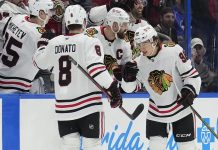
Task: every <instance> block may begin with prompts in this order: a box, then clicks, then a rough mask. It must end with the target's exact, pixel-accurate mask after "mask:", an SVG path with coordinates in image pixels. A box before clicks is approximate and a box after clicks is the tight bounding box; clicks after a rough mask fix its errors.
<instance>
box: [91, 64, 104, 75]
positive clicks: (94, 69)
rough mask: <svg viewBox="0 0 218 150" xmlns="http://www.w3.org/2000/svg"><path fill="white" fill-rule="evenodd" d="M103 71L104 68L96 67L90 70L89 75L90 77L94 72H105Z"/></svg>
mask: <svg viewBox="0 0 218 150" xmlns="http://www.w3.org/2000/svg"><path fill="white" fill-rule="evenodd" d="M105 69H106V67H105V66H100V67H96V68H93V69H92V70H90V71H89V74H90V75H91V74H92V73H93V72H95V71H97V70H105Z"/></svg>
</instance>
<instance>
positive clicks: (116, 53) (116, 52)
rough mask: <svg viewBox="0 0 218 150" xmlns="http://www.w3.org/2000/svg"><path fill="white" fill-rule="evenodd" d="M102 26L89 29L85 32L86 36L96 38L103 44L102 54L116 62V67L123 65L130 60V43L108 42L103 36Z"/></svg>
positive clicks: (116, 40)
mask: <svg viewBox="0 0 218 150" xmlns="http://www.w3.org/2000/svg"><path fill="white" fill-rule="evenodd" d="M104 28H105V27H104V26H97V27H90V28H88V29H87V30H86V34H87V35H88V36H90V37H96V38H98V39H99V40H100V41H101V43H102V44H103V48H104V54H105V55H110V56H112V57H113V58H114V59H116V60H117V63H118V65H124V64H125V63H126V62H128V61H131V60H132V51H131V48H130V43H129V42H128V41H125V40H123V39H119V38H117V39H115V40H114V41H109V40H108V39H107V38H106V37H105V34H104Z"/></svg>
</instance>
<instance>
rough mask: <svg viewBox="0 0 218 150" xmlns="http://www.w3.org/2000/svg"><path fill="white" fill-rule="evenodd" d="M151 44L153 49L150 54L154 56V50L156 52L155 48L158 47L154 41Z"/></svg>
mask: <svg viewBox="0 0 218 150" xmlns="http://www.w3.org/2000/svg"><path fill="white" fill-rule="evenodd" d="M151 46H152V48H153V50H152V51H151V54H150V56H153V55H154V52H155V49H156V45H154V43H152V45H151Z"/></svg>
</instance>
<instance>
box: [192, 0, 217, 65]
mask: <svg viewBox="0 0 218 150" xmlns="http://www.w3.org/2000/svg"><path fill="white" fill-rule="evenodd" d="M216 3H217V1H216V0H192V1H191V6H192V8H191V9H192V37H199V38H201V39H202V41H203V42H204V45H205V47H206V49H207V52H206V55H205V57H206V58H207V60H208V61H209V62H210V63H211V64H212V63H214V62H212V61H211V60H212V59H208V58H212V56H213V52H212V45H213V40H214V39H213V38H214V33H215V29H216Z"/></svg>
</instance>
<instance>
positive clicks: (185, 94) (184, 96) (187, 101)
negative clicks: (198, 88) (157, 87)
mask: <svg viewBox="0 0 218 150" xmlns="http://www.w3.org/2000/svg"><path fill="white" fill-rule="evenodd" d="M195 97H196V96H195V95H194V94H193V93H192V92H191V91H190V90H188V89H187V88H183V89H182V90H181V97H180V96H179V95H178V96H177V102H178V103H179V104H181V105H183V106H184V107H188V106H189V105H192V104H193V101H194V99H195Z"/></svg>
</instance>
